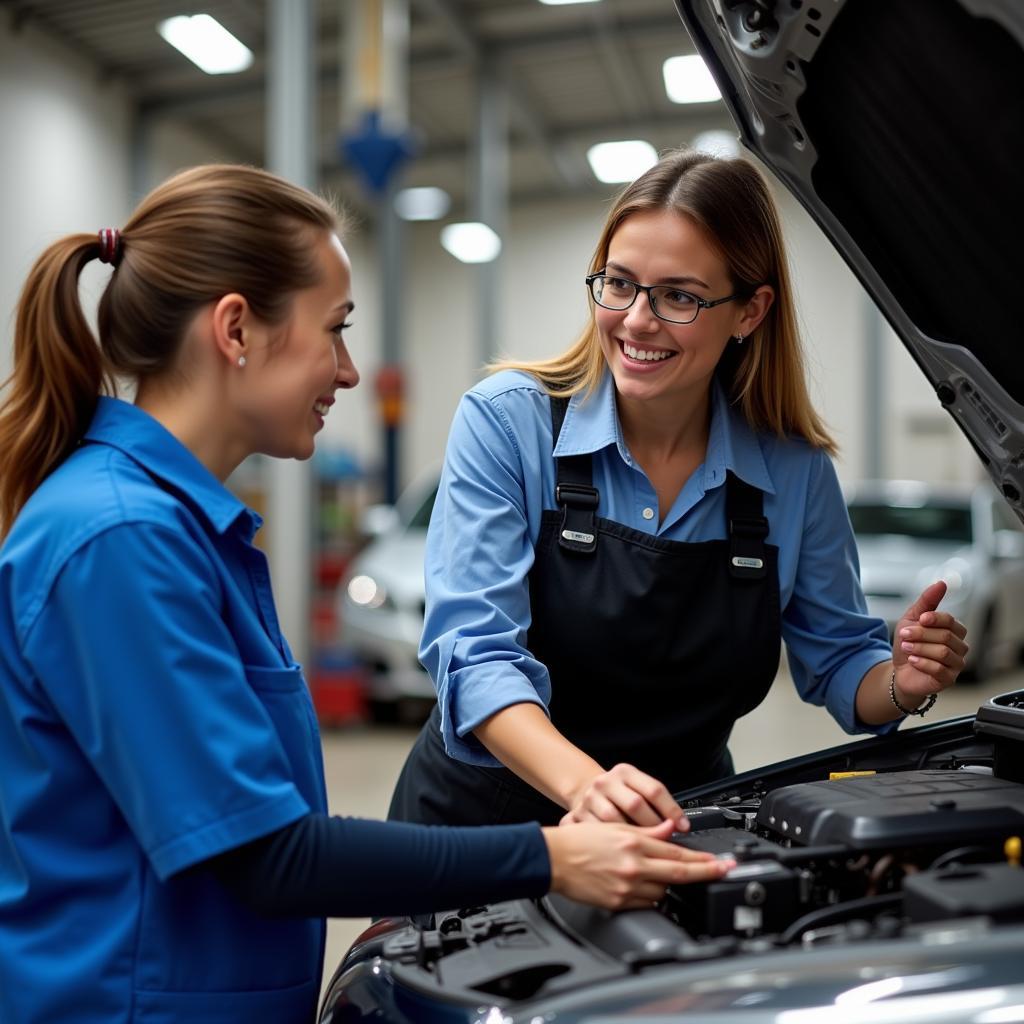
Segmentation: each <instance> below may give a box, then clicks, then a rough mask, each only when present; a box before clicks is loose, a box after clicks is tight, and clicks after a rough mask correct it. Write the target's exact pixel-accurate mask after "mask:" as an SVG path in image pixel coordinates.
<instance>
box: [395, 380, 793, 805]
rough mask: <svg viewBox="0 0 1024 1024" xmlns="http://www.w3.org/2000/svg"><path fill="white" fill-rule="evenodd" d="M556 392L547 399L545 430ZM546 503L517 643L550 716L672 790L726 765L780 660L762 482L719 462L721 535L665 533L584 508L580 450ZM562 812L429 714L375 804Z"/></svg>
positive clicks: (587, 481)
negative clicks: (454, 748)
mask: <svg viewBox="0 0 1024 1024" xmlns="http://www.w3.org/2000/svg"><path fill="white" fill-rule="evenodd" d="M567 405H568V401H567V400H566V399H552V401H551V418H552V432H553V440H552V446H554V444H556V443H557V441H558V435H559V433H560V431H561V426H562V421H563V419H564V417H565V410H566V407H567ZM556 463H557V484H556V489H555V494H556V501H557V504H558V508H557V509H550V510H547V511H545V512H544V513H543V515H542V518H541V528H540V535H539V537H538V540H537V544H536V550H535V561H534V565H533V568H532V570H531V572H530V577H529V586H530V606H531V612H532V624H531V627H530V630H529V635H528V647H529V649H530V652H531V653H532V654H533V656H534V657H535V658H537V659H538V660H539V661H540V662H541V663H542V664H544V665H545V666H546V667H547V669H548V672H549V674H550V677H551V702H550V707H549V711H550V714H551V720H552V722H553V723H554V725H555V726H556V727H557V728H558V730H559V731H560V732H561V733H562V734H563V735H564V736H565V737H566V738H567V739H569V740H570V741H571V742H573V743H574V744H575V745H576V746H578V747H579V748H580V749H581V750H584V751H585V752H586V753H588V754H589V755H590V756H591V757H593V758H594V759H595V760H596V761H598V762H599V763H600V764H601V765H602V766H603V767H605V768H606V769H607V768H611V767H612V766H613V765H615V764H618V763H619V762H623V761H625V762H628V763H629V764H633V765H635V766H636V767H637V768H639V769H641V770H642V771H644V772H647V773H648V774H650V775H653V776H654V777H655V778H657V779H659V780H660V781H662V782H663V783H664V784H665V785H666V786H667V787H668V789H669V790H670V791H672V792H677V791H678V790H680V789H683V788H686V787H689V786H694V785H699V784H701V783H705V782H710V781H712V780H714V779H717V778H723V777H725V776H727V775H730V774H732V758H731V757H730V755H729V751H728V741H729V734H730V732H731V730H732V726H733V724H734V723H735V721H736V719H737V718H739V717H741V716H742V715H745V714H747V712H749V711H752V710H753V709H754V708H755V707H757V705H758V704H760V703H761V701H762V700H764V697H765V695H766V694H767V693H768V690H769V688H770V687H771V683H772V680H773V679H774V678H775V674H776V672H777V670H778V666H779V654H780V646H781V611H780V607H779V577H778V549H777V548H776V547H775V546H774V545H769V544H765V542H764V540H765V538H766V537H767V535H768V521H767V519H765V517H764V514H763V510H762V504H763V495H762V492H761V491H760V490H758V489H757V488H755V487H752V486H750V485H749V484H747V483H745V482H744V481H742V480H740V479H739V478H738V477H736V476H734V475H733V474H732V473H729V474H728V475H727V479H726V483H725V487H726V520H727V523H726V525H727V533H728V536H727V538H726V539H725V540H718V541H704V542H699V543H684V542H681V541H671V540H663V539H661V538H658V537H653V536H651V535H650V534H647V533H644V532H642V531H640V530H634V529H632V528H630V527H627V526H624V525H623V524H621V523H617V522H614V521H612V520H609V519H604V518H602V517H600V516H598V515H597V511H598V509H599V505H600V495H599V494H598V491H597V490H596V489H595V488H594V486H593V482H592V481H593V477H592V458H591V456H590V455H573V456H566V457H562V458H559V459H556ZM564 813H565V812H564V810H563V809H562V808H561V807H559V806H558V805H557V804H555V803H554V802H552V801H550V800H548V799H547V798H546V797H544V796H542V795H541V794H540V793H538V792H537V791H536V790H534V789H533V788H532V787H530V786H528V785H527V784H526V783H525V782H523V781H522V780H521V779H519V778H518V776H516V775H515V774H514V773H513V772H511V771H509V770H508V769H507V768H485V767H481V766H479V765H470V764H466V763H465V762H462V761H457V760H455V759H454V758H451V757H449V756H448V754H447V753H446V752H445V749H444V744H443V741H442V739H441V729H440V714H439V712H438V710H437V708H435V709H434V712H433V713H432V714H431V716H430V719H429V720H428V721H427V723H426V725H425V726H424V728H423V730H422V732H421V733H420V735H419V737H418V738H417V740H416V743H415V745H414V746H413V749H412V751H411V752H410V754H409V758H408V760H407V761H406V764H405V767H404V768H403V770H402V774H401V776H400V777H399V780H398V784H397V786H396V789H395V794H394V797H393V798H392V802H391V808H390V811H389V813H388V817H389V818H391V819H395V820H401V821H416V822H423V823H426V824H446V825H482V824H500V823H513V822H521V821H540V822H541V823H542V824H546V825H553V824H557V823H558V820H559V819H560V818H561V817H562V815H563V814H564Z"/></svg>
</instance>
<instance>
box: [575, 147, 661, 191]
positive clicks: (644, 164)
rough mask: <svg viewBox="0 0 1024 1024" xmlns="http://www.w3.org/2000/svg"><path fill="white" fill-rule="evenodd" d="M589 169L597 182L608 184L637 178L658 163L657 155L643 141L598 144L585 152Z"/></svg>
mask: <svg viewBox="0 0 1024 1024" xmlns="http://www.w3.org/2000/svg"><path fill="white" fill-rule="evenodd" d="M587 160H588V161H589V162H590V169H591V170H592V171H593V172H594V177H595V178H597V180H598V181H603V182H606V183H608V184H611V183H613V182H621V181H632V180H633V179H634V178H639V177H640V175H641V174H643V173H644V171H646V170H649V169H650V168H651V167H653V166H654V165H655V164H656V163H657V162H658V154H657V152H656V151H655V149H654V147H653V146H652V145H651V144H650V143H649V142H644V141H643V139H628V140H626V141H623V142H599V143H598V144H597V145H596V146H591V147H590V149H588V150H587Z"/></svg>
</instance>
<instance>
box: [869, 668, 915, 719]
mask: <svg viewBox="0 0 1024 1024" xmlns="http://www.w3.org/2000/svg"><path fill="white" fill-rule="evenodd" d="M891 679H892V662H891V661H882V662H879V663H878V664H877V665H874V666H873V667H872V668H870V669H868V671H867V672H865V673H864V678H863V679H861V681H860V685H859V686H858V687H857V697H856V700H855V707H856V711H857V718H858V720H860V721H861V722H863V723H864V724H865V725H884V724H885V723H886V722H892V721H893V720H894V719H897V718H902V717H903V716H902V715H901V714H900V712H899V710H898V709H897V708H896V705H895V704H893V702H892V698H891V697H890V695H889V682H890V680H891ZM896 699H897V700H898V701H899V702H900V703H901V704H902V705H903V706H904V707H905V708H916V707H918V706H919V705H920V704H921V703H923V701H924V698H923V697H915V696H912V695H910V694H906V693H904V692H903V691H902V690H901V689H900V688H899V686H898V685H897V687H896Z"/></svg>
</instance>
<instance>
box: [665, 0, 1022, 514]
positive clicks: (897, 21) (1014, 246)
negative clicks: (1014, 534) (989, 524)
mask: <svg viewBox="0 0 1024 1024" xmlns="http://www.w3.org/2000/svg"><path fill="white" fill-rule="evenodd" d="M676 6H677V8H678V9H679V13H680V15H681V17H682V19H683V21H684V23H685V25H686V28H687V30H688V31H689V34H690V36H691V38H692V39H693V42H694V44H695V46H696V47H697V50H698V51H699V52H700V54H701V56H702V57H703V58H704V60H705V62H706V63H707V65H708V67H709V68H710V70H711V72H712V74H713V75H714V77H715V79H716V80H717V82H718V85H719V87H720V89H721V91H722V95H723V97H724V99H725V102H726V103H727V105H728V106H729V109H730V111H731V112H732V115H733V117H734V119H735V121H736V124H737V126H738V128H739V131H740V134H741V136H742V139H743V141H744V142H745V144H746V145H747V146H748V147H749V148H750V150H751V151H752V152H754V153H756V154H757V156H758V157H759V158H760V159H761V160H762V161H763V162H764V163H765V164H766V165H767V166H768V167H770V168H771V169H772V171H774V173H775V174H776V176H777V177H778V178H779V179H780V180H781V181H782V182H783V183H784V184H785V185H786V186H787V187H788V188H789V190H790V191H791V192H792V193H793V194H794V195H795V196H796V197H797V199H798V200H799V201H800V202H801V203H802V204H803V206H804V207H805V208H806V209H807V210H808V212H809V213H810V214H811V216H812V217H814V219H815V220H816V221H817V222H818V224H819V225H820V226H821V228H822V229H823V230H824V232H825V234H826V235H827V236H828V237H829V239H830V240H831V241H832V242H833V244H834V245H835V247H836V249H837V250H838V251H839V252H840V254H841V255H842V256H843V258H844V259H845V260H846V262H847V263H848V264H849V265H850V267H851V268H852V269H853V271H854V273H855V274H856V275H857V276H858V277H859V278H860V280H861V282H862V283H863V285H864V287H865V288H866V289H867V290H868V292H869V293H870V294H871V295H872V296H873V297H874V299H875V301H876V302H877V304H878V306H879V308H880V309H881V310H882V312H883V314H884V315H885V317H886V318H887V319H888V321H889V323H890V324H891V325H892V327H893V329H894V330H895V331H896V333H897V334H898V335H899V337H900V338H901V339H902V341H903V343H904V345H906V347H907V349H908V350H909V351H910V353H911V355H912V356H913V357H914V359H915V360H916V362H917V364H918V365H919V366H920V367H921V369H922V371H923V372H924V373H925V375H926V376H927V378H928V380H929V382H930V383H931V385H932V387H933V388H934V389H935V393H936V396H937V399H938V401H939V402H940V403H941V404H942V405H943V407H944V408H945V409H946V410H947V411H948V412H949V413H950V415H952V416H953V418H954V419H955V420H956V422H957V424H958V425H959V427H960V429H961V430H962V431H963V432H964V434H965V435H966V436H967V438H968V440H969V441H970V442H971V444H972V445H973V446H974V448H975V450H976V451H977V452H978V454H979V456H980V457H981V459H982V461H983V462H984V464H985V466H986V468H987V469H988V472H989V473H990V475H991V476H992V479H993V480H994V481H995V484H996V486H997V487H999V489H1000V490H1001V491H1002V493H1003V494H1004V495H1005V497H1006V499H1007V501H1008V502H1009V503H1010V505H1011V506H1012V507H1013V508H1014V510H1015V511H1016V512H1017V514H1018V516H1021V517H1022V518H1024V511H1022V509H1024V359H1022V358H1021V355H1020V352H1019V345H1020V342H1021V340H1022V338H1024V328H1022V324H1021V316H1020V307H1019V306H1018V301H1019V297H1020V294H1021V291H1022V271H1024V259H1022V256H1021V246H1022V239H1024V231H1022V228H1021V225H1022V224H1024V217H1022V216H1021V207H1022V195H1024V52H1022V41H1024V3H1021V2H1020V0H928V2H921V3H905V2H904V3H899V2H897V3H894V2H893V0H676Z"/></svg>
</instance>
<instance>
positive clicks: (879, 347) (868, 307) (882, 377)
mask: <svg viewBox="0 0 1024 1024" xmlns="http://www.w3.org/2000/svg"><path fill="white" fill-rule="evenodd" d="M884 340H885V320H884V319H883V317H882V314H881V313H880V312H879V310H878V307H877V306H876V305H875V303H874V302H873V301H872V299H871V297H870V296H869V295H865V297H864V406H863V407H864V473H863V475H864V476H865V477H867V478H868V479H871V480H881V479H884V477H885V475H886V470H887V465H888V462H887V459H886V450H887V448H886V446H887V444H888V438H887V436H886V434H887V429H886V428H887V423H886V417H887V415H888V411H889V408H888V396H887V395H886V387H885V381H886V373H885V346H884Z"/></svg>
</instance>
